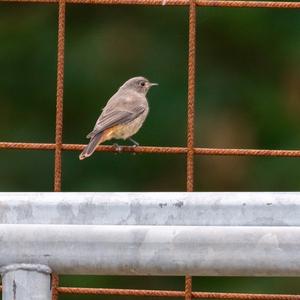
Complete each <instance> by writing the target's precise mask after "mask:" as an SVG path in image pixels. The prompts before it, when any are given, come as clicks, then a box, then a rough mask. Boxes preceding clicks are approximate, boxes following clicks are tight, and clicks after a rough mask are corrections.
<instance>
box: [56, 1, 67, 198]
mask: <svg viewBox="0 0 300 300" xmlns="http://www.w3.org/2000/svg"><path fill="white" fill-rule="evenodd" d="M65 10H66V4H65V2H64V0H62V1H60V2H59V5H58V43H57V87H56V123H55V124H56V128H55V145H56V147H55V165H54V191H55V192H60V191H61V157H62V133H63V94H64V60H65V58H64V53H65V18H66V12H65Z"/></svg>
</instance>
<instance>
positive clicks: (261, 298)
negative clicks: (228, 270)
mask: <svg viewBox="0 0 300 300" xmlns="http://www.w3.org/2000/svg"><path fill="white" fill-rule="evenodd" d="M57 291H58V292H59V293H60V294H86V295H114V296H140V297H141V296H142V297H144V296H146V297H148V296H149V297H177V298H179V297H184V295H185V292H184V291H167V290H136V289H107V288H77V287H58V288H57ZM192 298H197V299H241V300H300V295H286V294H248V293H214V292H192Z"/></svg>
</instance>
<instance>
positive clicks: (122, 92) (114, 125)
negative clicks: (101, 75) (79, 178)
mask: <svg viewBox="0 0 300 300" xmlns="http://www.w3.org/2000/svg"><path fill="white" fill-rule="evenodd" d="M153 85H157V84H156V83H150V82H149V80H148V79H146V78H144V77H134V78H131V79H129V80H128V81H126V82H125V83H124V84H123V85H122V86H121V87H120V88H119V90H118V91H117V92H116V93H115V94H114V95H113V96H112V97H111V98H110V99H109V101H108V102H107V104H106V106H105V107H104V109H103V111H102V113H101V115H100V117H99V118H98V120H97V122H96V124H95V126H94V129H93V131H91V132H90V133H89V134H88V135H87V138H90V142H89V144H88V145H87V146H86V147H85V148H84V150H83V152H82V153H81V154H80V156H79V158H80V159H84V158H86V157H89V156H91V155H92V154H93V152H94V151H95V149H96V147H97V146H98V145H99V144H100V143H103V142H104V141H107V140H110V139H112V138H115V139H127V138H130V137H131V136H132V135H134V134H135V133H136V132H137V131H138V130H139V129H140V127H141V126H142V124H143V122H144V120H145V119H146V117H147V115H148V112H149V106H148V101H147V98H146V94H147V92H148V90H149V89H150V87H151V86H153Z"/></svg>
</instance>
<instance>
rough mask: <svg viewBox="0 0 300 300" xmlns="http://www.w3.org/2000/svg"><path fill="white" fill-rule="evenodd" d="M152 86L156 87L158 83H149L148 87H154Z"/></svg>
mask: <svg viewBox="0 0 300 300" xmlns="http://www.w3.org/2000/svg"><path fill="white" fill-rule="evenodd" d="M154 85H158V83H152V82H149V86H154Z"/></svg>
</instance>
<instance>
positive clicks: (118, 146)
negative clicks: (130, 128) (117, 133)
mask: <svg viewBox="0 0 300 300" xmlns="http://www.w3.org/2000/svg"><path fill="white" fill-rule="evenodd" d="M114 146H115V148H116V151H117V152H119V153H121V152H122V147H121V146H120V145H118V144H117V143H114Z"/></svg>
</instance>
